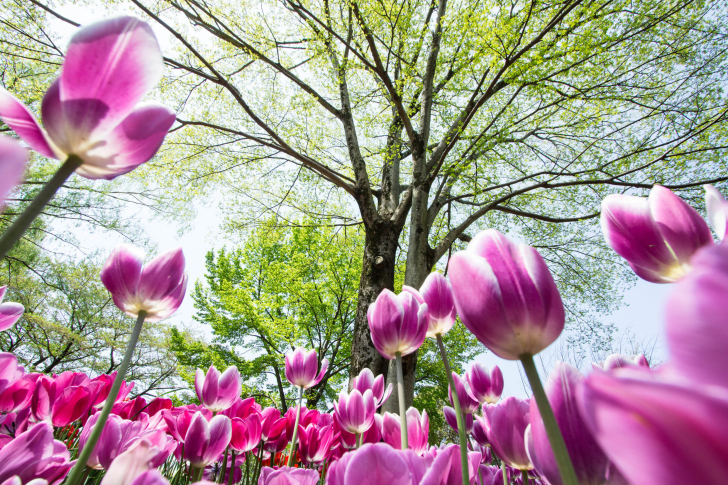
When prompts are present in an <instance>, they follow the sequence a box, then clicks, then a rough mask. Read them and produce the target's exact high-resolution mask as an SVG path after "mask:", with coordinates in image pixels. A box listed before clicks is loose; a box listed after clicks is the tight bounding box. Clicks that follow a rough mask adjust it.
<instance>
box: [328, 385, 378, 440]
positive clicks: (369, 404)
mask: <svg viewBox="0 0 728 485" xmlns="http://www.w3.org/2000/svg"><path fill="white" fill-rule="evenodd" d="M334 409H335V411H336V420H337V421H338V422H339V425H340V426H341V428H342V429H343V430H344V431H348V432H349V433H355V434H361V433H363V432H365V431H366V430H368V429H369V428H370V427H371V426H372V423H374V413H375V411H376V409H377V403H376V401H375V400H374V395H373V394H372V391H370V390H367V391H366V392H364V394H362V393H360V392H359V391H357V390H356V389H353V390H352V391H351V392H350V393H349V394H347V393H346V392H345V391H341V393H340V394H339V401H338V402H336V401H334Z"/></svg>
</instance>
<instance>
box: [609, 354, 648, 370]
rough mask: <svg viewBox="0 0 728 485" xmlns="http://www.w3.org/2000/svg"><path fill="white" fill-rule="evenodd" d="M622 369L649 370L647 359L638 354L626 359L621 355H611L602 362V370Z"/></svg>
mask: <svg viewBox="0 0 728 485" xmlns="http://www.w3.org/2000/svg"><path fill="white" fill-rule="evenodd" d="M622 367H645V368H647V369H649V367H650V364H649V363H648V362H647V358H646V357H645V356H644V355H642V354H640V355H638V356H636V357H627V356H626V355H622V354H612V355H610V356H608V357H607V358H606V360H605V361H604V366H603V368H604V370H614V369H621V368H622Z"/></svg>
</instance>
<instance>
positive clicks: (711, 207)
mask: <svg viewBox="0 0 728 485" xmlns="http://www.w3.org/2000/svg"><path fill="white" fill-rule="evenodd" d="M704 188H705V208H706V209H707V210H708V221H710V225H711V226H713V230H714V231H715V233H716V234H717V235H718V238H719V239H720V240H721V241H722V240H724V239H725V235H726V231H728V224H726V221H728V202H727V201H726V200H725V197H723V194H721V193H720V192H718V190H717V189H716V188H715V187H713V186H712V185H705V186H704Z"/></svg>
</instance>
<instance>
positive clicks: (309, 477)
mask: <svg viewBox="0 0 728 485" xmlns="http://www.w3.org/2000/svg"><path fill="white" fill-rule="evenodd" d="M318 481H319V474H318V472H317V471H316V470H307V469H304V468H290V467H287V466H284V467H280V468H278V469H275V468H271V467H267V466H266V467H263V469H262V470H261V471H260V478H259V479H258V485H316V484H317V483H318Z"/></svg>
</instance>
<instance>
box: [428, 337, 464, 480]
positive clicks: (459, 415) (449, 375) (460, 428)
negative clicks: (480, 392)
mask: <svg viewBox="0 0 728 485" xmlns="http://www.w3.org/2000/svg"><path fill="white" fill-rule="evenodd" d="M435 338H437V346H438V347H439V348H440V357H442V364H443V365H444V366H445V373H446V374H447V380H448V382H449V383H450V395H452V406H453V407H454V408H455V419H456V420H457V423H458V440H459V441H460V469H461V470H462V471H463V473H462V475H463V485H469V484H470V471H469V469H468V433H466V432H465V420H464V419H463V413H462V411H461V410H460V399H458V393H457V389H456V388H455V380H454V379H453V378H452V370H451V369H450V361H448V360H447V352H445V344H444V343H443V341H442V334H439V333H438V334H437V335H436V336H435Z"/></svg>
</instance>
